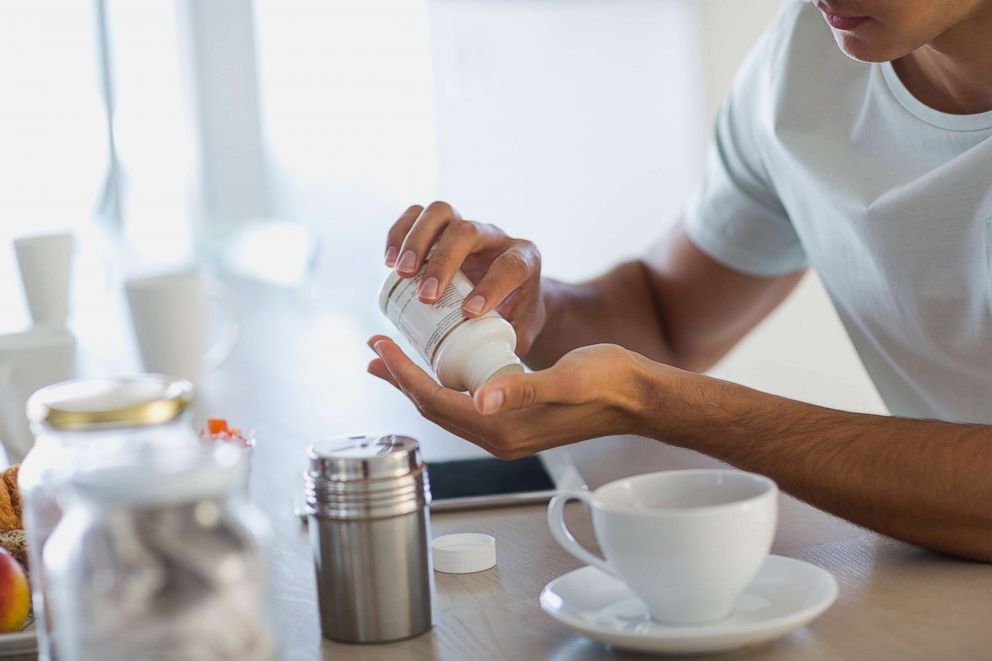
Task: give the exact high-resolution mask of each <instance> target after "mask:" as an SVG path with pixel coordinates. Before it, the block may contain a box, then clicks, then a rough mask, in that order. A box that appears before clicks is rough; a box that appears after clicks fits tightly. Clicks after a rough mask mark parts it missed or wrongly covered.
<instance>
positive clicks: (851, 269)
mask: <svg viewBox="0 0 992 661" xmlns="http://www.w3.org/2000/svg"><path fill="white" fill-rule="evenodd" d="M686 222H687V230H688V233H689V237H690V239H691V240H692V241H693V243H694V244H695V245H696V246H697V247H699V248H700V249H701V250H702V251H703V252H705V253H706V254H708V255H710V256H711V257H713V258H714V259H716V260H717V261H719V262H721V263H724V264H726V265H728V266H730V267H731V268H734V269H736V270H739V271H742V272H745V273H750V274H755V275H764V276H771V275H778V274H784V273H788V272H792V271H796V270H798V269H801V268H804V267H806V266H811V267H812V268H814V269H815V270H816V271H817V273H818V274H819V275H820V277H821V278H822V280H823V283H824V285H825V286H826V289H827V291H828V292H829V294H830V297H831V299H832V300H833V303H834V305H835V306H836V308H837V311H838V313H839V315H840V318H841V320H842V321H843V323H844V326H845V327H846V328H847V332H848V333H849V334H850V336H851V339H852V340H853V343H854V346H855V347H856V349H857V351H858V353H859V354H860V356H861V360H862V361H863V362H864V364H865V367H866V368H867V370H868V372H869V374H870V375H871V377H872V379H873V381H874V382H875V385H876V387H877V388H878V390H879V393H880V394H881V395H882V398H883V399H884V400H885V402H886V404H887V405H888V407H889V410H890V411H891V412H892V413H893V414H895V415H901V416H910V417H920V418H938V419H943V420H952V421H959V422H983V423H992V112H987V113H982V114H978V115H951V114H946V113H942V112H939V111H937V110H934V109H932V108H930V107H928V106H926V105H924V104H923V103H921V102H920V101H918V100H917V99H916V98H915V97H913V95H912V94H911V93H910V92H909V91H908V90H907V89H906V88H905V87H904V86H903V84H902V83H901V82H900V80H899V77H898V76H897V74H896V73H895V71H894V70H893V68H892V66H891V64H889V63H882V64H877V63H862V62H857V61H854V60H852V59H850V58H848V57H847V56H846V55H844V54H843V52H841V51H840V49H839V48H838V47H837V45H836V44H835V42H834V39H833V36H832V34H831V32H830V29H829V27H828V26H827V25H826V23H825V22H824V20H823V18H822V17H821V15H820V13H819V12H818V11H817V10H816V9H815V8H813V7H811V6H809V5H808V4H805V3H802V4H799V3H796V4H790V5H788V6H787V7H786V8H785V9H784V10H783V12H782V14H781V16H780V17H779V20H778V22H777V24H776V25H775V26H774V27H773V28H772V29H771V30H770V31H769V32H768V33H767V34H766V35H765V36H764V37H763V38H762V40H761V41H760V42H759V43H758V45H757V46H756V48H755V50H754V51H753V52H752V53H751V55H750V56H749V57H748V59H747V61H746V62H745V64H744V66H743V68H742V70H741V71H740V72H739V74H738V76H737V78H736V80H735V83H734V86H733V89H732V91H731V93H730V96H729V98H728V99H727V101H726V102H725V103H724V105H723V107H722V109H721V111H720V114H719V117H718V119H717V127H716V137H715V141H714V145H713V148H712V150H711V153H710V157H709V161H708V164H707V170H706V174H705V177H704V179H703V182H702V184H701V185H700V188H699V189H698V191H697V192H696V194H695V195H694V196H693V198H692V200H691V201H690V204H689V206H688V209H687V213H686ZM815 350H816V347H815V346H810V351H815Z"/></svg>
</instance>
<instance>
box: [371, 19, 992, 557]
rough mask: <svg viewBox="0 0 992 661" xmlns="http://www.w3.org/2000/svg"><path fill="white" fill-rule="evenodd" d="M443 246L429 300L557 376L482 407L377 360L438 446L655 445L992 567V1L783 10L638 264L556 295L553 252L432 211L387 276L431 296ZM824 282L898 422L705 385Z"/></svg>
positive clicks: (497, 449)
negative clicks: (744, 342)
mask: <svg viewBox="0 0 992 661" xmlns="http://www.w3.org/2000/svg"><path fill="white" fill-rule="evenodd" d="M835 42H836V43H835ZM838 46H839V50H838ZM435 241H436V242H437V249H436V252H435V253H434V256H433V258H432V259H431V261H430V264H429V266H428V267H427V270H426V277H425V279H424V281H423V284H422V287H421V290H420V297H421V300H423V301H425V302H430V301H433V300H435V299H436V297H437V295H438V292H441V291H444V288H445V286H446V285H447V283H448V281H449V279H450V278H451V275H452V273H453V272H454V271H456V270H457V269H458V268H463V269H464V270H465V271H466V273H467V274H468V275H469V277H470V278H472V279H473V281H474V282H475V283H476V287H475V290H474V291H473V293H472V294H471V295H470V296H469V297H468V298H467V299H466V302H465V305H464V312H465V314H466V315H468V316H478V315H480V314H485V313H486V312H488V311H489V310H492V309H494V308H498V309H499V310H500V312H501V313H502V314H503V315H504V316H506V317H507V318H508V319H509V320H510V321H511V322H512V323H513V325H514V327H515V328H516V330H517V334H518V337H519V346H518V351H519V352H520V353H521V355H522V356H524V357H525V359H526V361H527V362H528V364H530V365H531V366H532V367H534V368H535V369H537V370H539V371H536V372H534V373H533V374H528V375H514V376H505V377H501V378H498V379H495V380H493V381H491V382H490V383H488V384H486V386H484V387H483V388H481V389H480V390H479V391H478V392H476V393H475V394H474V397H473V398H470V397H469V396H467V395H464V394H461V393H456V392H454V391H451V390H446V389H444V388H441V387H440V386H439V385H438V384H437V383H435V382H434V381H433V380H432V379H431V378H430V377H428V376H427V375H426V374H425V373H424V372H422V371H421V370H420V369H419V368H417V367H416V366H415V365H414V364H413V363H412V362H410V360H409V359H408V358H407V357H406V356H405V355H403V353H402V352H401V351H400V349H399V348H398V347H397V346H396V345H395V344H393V343H392V342H391V341H390V340H389V339H388V338H384V337H381V336H377V337H374V338H372V339H371V340H370V345H371V346H372V347H373V348H374V350H375V351H376V353H377V354H378V355H379V358H377V359H375V360H373V361H372V362H371V363H370V365H369V371H370V372H371V373H372V374H374V375H376V376H379V377H381V378H384V379H386V380H388V381H390V382H391V383H393V384H394V385H396V386H397V387H399V388H400V389H402V390H403V392H404V393H406V395H407V396H408V397H409V398H410V399H411V400H413V402H414V403H415V404H416V405H417V406H418V408H419V409H420V411H421V412H422V413H423V414H424V415H425V416H426V417H428V418H429V419H431V420H433V421H435V422H436V423H437V424H439V425H441V426H443V427H445V428H447V429H449V430H451V431H452V432H454V433H456V434H458V435H460V436H463V437H465V438H467V439H469V440H471V441H473V442H475V443H477V444H479V445H480V446H482V447H484V448H485V449H487V450H489V451H490V452H492V453H493V454H495V455H497V456H499V457H504V458H512V457H519V456H522V455H526V454H530V453H533V452H537V451H539V450H542V449H545V448H549V447H553V446H557V445H563V444H567V443H572V442H575V441H579V440H583V439H588V438H593V437H597V436H603V435H608V434H618V433H634V434H641V435H644V436H649V437H651V438H655V439H657V440H659V441H662V442H665V443H671V444H674V445H679V446H683V447H687V448H692V449H694V450H698V451H701V452H704V453H706V454H709V455H712V456H714V457H717V458H718V459H722V460H724V461H727V462H730V463H731V464H734V465H736V466H739V467H741V468H743V469H747V470H752V471H756V472H759V473H763V474H765V475H768V476H770V477H772V478H773V479H775V480H776V481H777V482H778V483H779V485H781V487H782V488H783V489H784V490H786V491H788V492H790V493H792V494H794V495H796V496H798V497H799V498H802V499H804V500H806V501H808V502H810V503H812V504H813V505H816V506H818V507H820V508H822V509H825V510H828V511H830V512H833V513H835V514H838V515H840V516H843V517H845V518H847V519H850V520H852V521H854V522H856V523H859V524H861V525H864V526H867V527H870V528H873V529H875V530H878V531H880V532H883V533H885V534H888V535H891V536H893V537H898V538H900V539H903V540H906V541H909V542H912V543H915V544H919V545H922V546H926V547H929V548H933V549H937V550H941V551H945V552H948V553H953V554H957V555H960V556H963V557H968V558H974V559H980V560H985V561H992V505H990V503H992V426H990V423H992V0H817V2H816V4H815V6H811V5H808V4H799V3H796V4H794V5H793V4H790V5H789V6H787V7H786V8H785V9H784V10H783V12H782V15H781V16H780V18H779V20H778V22H777V24H776V25H775V26H774V27H773V28H772V29H771V30H770V32H769V33H768V34H766V35H765V36H764V38H763V39H762V40H761V41H760V43H759V44H758V45H757V46H756V48H755V49H754V51H753V52H752V54H751V55H750V57H749V58H748V60H747V61H746V63H745V64H744V66H743V68H742V70H741V71H740V73H739V74H738V76H737V79H736V81H735V84H734V87H733V89H732V91H731V93H730V96H729V98H728V99H727V100H726V103H725V104H724V106H723V108H722V110H721V112H720V114H719V117H718V120H717V126H716V135H715V141H714V145H713V149H712V152H711V155H710V159H709V164H708V167H707V172H706V174H705V177H704V180H703V182H702V184H701V186H700V188H699V190H698V191H697V193H696V194H695V196H694V197H693V199H692V200H691V201H690V203H689V205H688V207H687V210H686V212H685V216H684V219H683V222H682V223H681V224H680V225H679V227H678V228H677V229H676V231H675V232H674V233H673V234H672V235H671V236H669V237H667V238H666V239H665V240H663V241H662V242H660V243H659V244H658V246H657V247H656V248H655V249H654V250H652V251H651V252H650V254H648V255H647V256H646V257H645V258H644V259H643V260H639V261H634V262H629V263H625V264H620V265H619V266H617V267H616V268H614V269H613V270H612V271H610V272H608V273H606V274H605V275H602V276H600V277H598V278H596V279H594V280H591V281H589V282H586V283H583V284H578V285H568V284H563V283H559V282H554V281H551V280H548V279H542V278H541V277H540V256H539V254H538V252H537V250H536V248H535V247H534V246H533V245H531V244H530V243H528V242H526V241H522V240H518V239H512V238H509V237H507V236H505V235H504V234H503V233H502V232H500V231H499V230H498V229H496V228H494V227H491V226H488V225H483V224H478V223H473V222H469V221H466V220H463V219H461V218H460V217H459V215H458V214H457V212H455V211H454V210H453V209H452V208H451V207H450V206H449V205H447V204H444V203H434V204H432V205H430V206H428V207H427V208H426V209H423V208H421V207H419V206H415V207H411V208H410V209H409V210H407V212H406V213H404V214H403V216H402V217H401V218H400V219H399V220H398V221H397V222H396V224H395V225H394V226H393V228H392V229H391V231H390V233H389V237H388V240H387V251H386V262H387V263H388V264H389V265H391V266H392V265H394V264H396V265H397V266H398V269H399V272H400V273H401V274H403V275H407V276H409V275H412V274H414V273H416V272H417V270H418V269H419V267H420V266H421V264H422V263H423V259H424V256H425V255H426V253H427V251H428V249H429V248H430V247H431V246H432V245H433V244H434V243H435ZM810 267H811V268H814V269H816V271H817V272H818V273H819V275H820V277H821V278H822V280H823V282H824V284H825V285H826V288H827V290H828V291H829V293H830V295H831V297H832V299H833V302H834V305H835V306H836V308H837V310H838V312H839V314H840V317H841V319H842V320H843V322H844V325H845V326H846V328H847V330H848V332H849V334H850V336H851V338H852V340H853V341H854V344H855V346H856V347H857V350H858V352H859V354H860V356H861V359H862V360H863V361H864V364H865V366H866V367H867V369H868V371H869V373H870V374H871V376H872V378H873V380H874V382H875V384H876V386H877V388H878V390H879V392H880V393H881V394H882V396H883V398H884V399H885V401H886V403H887V405H888V406H889V408H890V410H891V412H892V413H893V415H894V416H898V417H879V416H871V415H863V414H855V413H847V412H842V411H835V410H830V409H826V408H821V407H817V406H812V405H809V404H803V403H800V402H795V401H791V400H787V399H783V398H780V397H775V396H772V395H768V394H765V393H761V392H756V391H754V390H750V389H748V388H744V387H742V386H739V385H735V384H732V383H727V382H723V381H719V380H716V379H713V378H710V377H706V376H703V375H700V374H698V373H697V372H699V371H701V370H705V369H706V368H708V367H709V366H710V365H712V364H713V363H714V362H716V361H717V360H719V359H720V357H721V356H723V355H724V354H725V353H726V352H727V351H728V350H729V349H730V348H731V347H732V346H734V344H735V343H736V342H737V341H738V340H740V339H741V337H743V336H744V335H745V334H746V333H747V332H748V331H749V330H750V329H751V328H753V327H754V325H755V324H756V323H758V322H759V321H760V320H761V319H762V318H763V317H765V315H767V314H768V313H769V311H771V310H772V309H773V308H775V306H777V305H778V304H779V303H780V302H781V301H782V299H784V298H785V297H786V295H788V293H789V292H790V291H792V289H793V287H794V286H795V285H796V283H797V282H798V281H799V279H800V278H801V277H802V274H803V272H804V271H805V269H807V268H810ZM811 348H812V347H811Z"/></svg>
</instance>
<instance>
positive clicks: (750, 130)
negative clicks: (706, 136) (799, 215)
mask: <svg viewBox="0 0 992 661" xmlns="http://www.w3.org/2000/svg"><path fill="white" fill-rule="evenodd" d="M783 22H784V21H781V20H780V21H779V23H778V25H777V26H776V27H773V28H772V30H771V32H770V33H769V34H766V35H765V37H763V38H762V40H761V41H759V43H758V45H757V46H756V47H755V49H754V50H753V51H752V53H751V54H750V56H749V57H748V58H747V60H746V62H745V63H744V66H743V67H742V69H741V71H740V72H739V73H738V75H737V77H736V78H735V81H734V85H733V87H732V89H731V92H730V94H729V96H728V97H727V99H726V101H725V102H724V103H723V105H722V107H721V108H720V111H719V113H718V115H717V120H716V128H715V131H714V137H713V142H712V144H711V145H710V149H709V153H708V155H707V161H706V168H705V171H704V174H703V179H702V181H701V182H700V184H699V185H698V186H697V188H696V190H695V192H694V193H693V195H692V196H691V198H690V200H689V204H688V206H687V207H686V211H685V223H686V231H687V233H688V235H689V239H690V240H691V241H692V242H693V243H694V244H695V245H696V247H697V248H699V249H700V250H702V251H703V252H704V253H706V254H707V255H709V256H710V257H712V258H713V259H715V260H717V261H718V262H721V263H722V264H725V265H727V266H729V267H730V268H732V269H735V270H738V271H741V272H744V273H748V274H751V275H759V276H774V275H781V274H785V273H791V272H793V271H797V270H800V269H802V268H804V267H805V266H806V252H805V251H804V250H803V246H802V243H801V242H800V240H799V237H798V235H797V234H796V230H795V228H794V227H793V225H792V222H791V221H790V220H789V215H788V213H786V210H785V208H784V207H783V206H782V202H781V200H780V199H779V196H778V195H777V194H776V192H775V188H774V187H773V185H772V182H771V181H770V178H769V177H768V173H767V170H766V169H765V165H764V162H763V159H762V153H763V152H765V151H767V148H768V146H769V145H767V144H763V141H767V140H768V138H767V137H766V138H763V137H762V133H763V131H762V126H763V124H762V123H763V122H765V123H769V122H770V120H767V119H764V118H763V117H762V113H763V112H764V113H769V112H771V107H772V106H773V105H774V104H773V99H774V90H773V89H772V88H771V81H772V80H773V79H774V77H773V76H770V75H769V72H770V69H771V68H773V66H774V59H775V50H776V49H775V43H774V42H775V36H776V35H775V34H774V33H775V31H776V30H777V29H781V28H782V23H783ZM764 133H765V134H766V135H768V136H769V137H771V131H770V130H768V131H766V132H764Z"/></svg>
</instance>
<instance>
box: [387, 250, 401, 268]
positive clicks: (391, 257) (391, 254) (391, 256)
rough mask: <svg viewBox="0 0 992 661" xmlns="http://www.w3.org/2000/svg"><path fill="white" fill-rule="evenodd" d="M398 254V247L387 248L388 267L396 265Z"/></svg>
mask: <svg viewBox="0 0 992 661" xmlns="http://www.w3.org/2000/svg"><path fill="white" fill-rule="evenodd" d="M398 252H399V251H398V250H397V249H396V246H389V247H388V248H386V266H393V265H394V264H395V263H396V253H398Z"/></svg>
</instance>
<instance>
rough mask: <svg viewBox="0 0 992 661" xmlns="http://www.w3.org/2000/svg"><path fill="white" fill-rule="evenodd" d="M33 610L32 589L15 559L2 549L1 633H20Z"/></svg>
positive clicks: (0, 569)
mask: <svg viewBox="0 0 992 661" xmlns="http://www.w3.org/2000/svg"><path fill="white" fill-rule="evenodd" d="M30 610H31V588H30V587H28V579H27V576H25V575H24V570H23V569H22V568H21V565H20V564H18V562H17V560H14V557H13V556H12V555H10V554H9V553H7V551H5V550H3V549H2V548H0V632H4V633H6V632H9V631H20V629H21V627H23V626H24V622H26V621H27V619H28V612H29V611H30Z"/></svg>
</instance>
